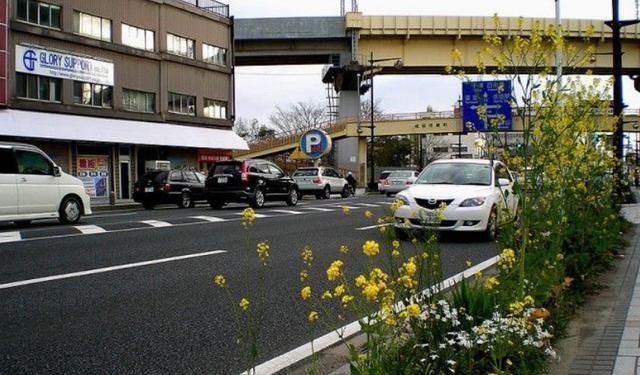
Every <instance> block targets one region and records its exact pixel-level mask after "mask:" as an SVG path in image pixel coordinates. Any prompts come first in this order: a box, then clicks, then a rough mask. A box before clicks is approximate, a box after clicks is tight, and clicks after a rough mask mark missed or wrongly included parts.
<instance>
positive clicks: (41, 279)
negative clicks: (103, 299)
mask: <svg viewBox="0 0 640 375" xmlns="http://www.w3.org/2000/svg"><path fill="white" fill-rule="evenodd" d="M226 252H227V251H226V250H214V251H207V252H204V253H196V254H188V255H180V256H176V257H171V258H162V259H155V260H148V261H145V262H138V263H129V264H122V265H120V266H112V267H105V268H96V269H92V270H87V271H80V272H72V273H65V274H61V275H54V276H47V277H39V278H37V279H29V280H22V281H15V282H12V283H7V284H0V289H8V288H15V287H17V286H23V285H29V284H37V283H44V282H47V281H54V280H60V279H69V278H72V277H79V276H87V275H93V274H97V273H104V272H111V271H117V270H123V269H126V268H135V267H143V266H149V265H152V264H158V263H166V262H173V261H176V260H182V259H189V258H197V257H204V256H208V255H215V254H222V253H226Z"/></svg>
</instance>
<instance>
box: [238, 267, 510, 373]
mask: <svg viewBox="0 0 640 375" xmlns="http://www.w3.org/2000/svg"><path fill="white" fill-rule="evenodd" d="M497 261H498V257H497V256H495V257H493V258H490V259H487V260H485V261H484V262H482V263H480V264H477V265H475V266H473V267H471V268H468V269H466V270H465V271H463V272H460V273H458V274H456V275H454V276H451V277H450V278H448V279H446V280H444V281H442V282H441V283H440V284H438V285H437V286H433V287H431V288H427V289H425V290H424V291H422V292H421V293H424V292H426V291H427V290H429V289H430V290H432V291H433V290H444V289H447V288H449V287H451V286H453V285H455V284H456V283H459V282H460V281H461V280H462V279H466V278H469V277H471V276H473V275H474V274H476V273H477V272H481V271H484V270H485V269H487V268H489V267H491V266H493V265H494V264H495V263H496V262H497ZM373 315H375V314H373ZM365 319H366V318H365ZM359 332H360V323H359V322H358V321H355V322H351V323H349V324H347V325H345V326H343V327H340V328H338V329H336V330H334V331H333V332H330V333H327V334H326V335H324V336H320V337H319V338H317V339H314V340H313V343H311V342H310V343H306V344H304V345H301V346H299V347H297V348H295V349H293V350H292V351H290V352H287V353H285V354H282V355H280V356H278V357H276V358H274V359H271V360H269V361H267V362H264V363H262V364H260V365H258V366H256V368H255V369H254V370H255V372H252V373H254V374H274V373H276V372H278V371H280V370H282V369H285V368H287V367H289V366H291V365H293V364H295V363H297V362H300V361H302V360H303V359H305V358H308V357H310V356H311V355H312V354H313V353H316V354H317V353H320V351H322V350H324V349H326V348H328V347H330V346H332V345H335V344H337V343H339V342H340V341H342V340H346V339H347V338H349V337H350V336H353V335H355V334H357V333H359ZM312 344H313V346H312ZM246 374H248V373H247V372H244V373H243V375H246Z"/></svg>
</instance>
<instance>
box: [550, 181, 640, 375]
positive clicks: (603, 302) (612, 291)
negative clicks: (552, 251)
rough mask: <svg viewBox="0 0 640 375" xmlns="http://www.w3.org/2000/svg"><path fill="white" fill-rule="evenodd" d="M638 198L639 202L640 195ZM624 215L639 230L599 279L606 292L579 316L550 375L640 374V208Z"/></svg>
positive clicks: (627, 210) (627, 208) (629, 236)
mask: <svg viewBox="0 0 640 375" xmlns="http://www.w3.org/2000/svg"><path fill="white" fill-rule="evenodd" d="M633 193H634V195H635V196H636V197H637V198H640V191H638V190H634V192H633ZM636 202H640V199H636ZM622 214H623V215H624V216H625V218H626V219H627V220H629V221H630V222H631V223H632V224H634V225H633V226H632V227H631V230H630V232H629V233H628V234H627V236H626V239H627V241H628V247H627V249H626V250H625V253H624V258H621V259H616V261H615V263H614V266H613V269H612V270H610V271H608V272H606V273H605V274H603V275H602V276H601V278H600V284H601V285H602V286H603V287H604V288H603V289H602V290H601V291H600V292H599V293H597V294H594V295H593V296H590V297H589V298H588V300H587V303H586V304H585V305H584V306H582V307H581V308H580V309H579V310H578V313H577V316H576V319H574V320H573V321H572V322H571V324H570V326H569V331H568V332H567V333H568V336H567V337H566V338H565V339H563V340H561V341H560V342H559V343H558V344H557V347H558V348H559V353H560V361H559V362H557V363H554V364H553V365H552V366H551V368H550V371H549V374H551V375H610V374H615V375H636V374H640V361H639V359H640V280H639V279H638V268H639V267H640V226H639V225H638V224H640V204H639V203H633V204H625V205H623V208H622Z"/></svg>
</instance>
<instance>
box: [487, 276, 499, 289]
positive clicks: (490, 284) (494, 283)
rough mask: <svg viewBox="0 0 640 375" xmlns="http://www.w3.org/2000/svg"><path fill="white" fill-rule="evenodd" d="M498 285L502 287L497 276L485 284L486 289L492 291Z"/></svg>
mask: <svg viewBox="0 0 640 375" xmlns="http://www.w3.org/2000/svg"><path fill="white" fill-rule="evenodd" d="M498 285H500V281H498V278H497V277H495V276H491V277H490V278H488V279H487V280H486V281H485V282H484V287H485V288H486V289H488V290H492V289H493V288H495V287H497V286H498Z"/></svg>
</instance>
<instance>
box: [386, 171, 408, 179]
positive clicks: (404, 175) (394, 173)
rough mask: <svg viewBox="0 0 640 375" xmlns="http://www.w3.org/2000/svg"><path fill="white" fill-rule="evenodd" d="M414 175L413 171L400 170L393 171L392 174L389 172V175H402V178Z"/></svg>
mask: <svg viewBox="0 0 640 375" xmlns="http://www.w3.org/2000/svg"><path fill="white" fill-rule="evenodd" d="M411 176H413V172H411V171H399V172H392V173H391V174H389V176H388V177H401V178H408V177H411Z"/></svg>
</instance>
